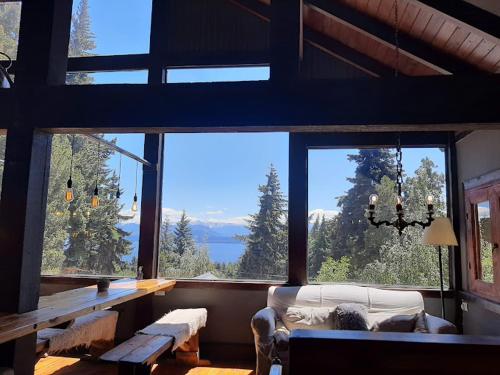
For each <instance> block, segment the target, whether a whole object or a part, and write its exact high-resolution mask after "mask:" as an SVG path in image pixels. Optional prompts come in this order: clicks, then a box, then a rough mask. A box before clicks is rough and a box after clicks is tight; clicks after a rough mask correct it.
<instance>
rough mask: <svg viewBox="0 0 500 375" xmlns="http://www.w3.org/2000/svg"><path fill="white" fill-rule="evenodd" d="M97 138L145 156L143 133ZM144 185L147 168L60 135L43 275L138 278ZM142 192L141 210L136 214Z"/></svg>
mask: <svg viewBox="0 0 500 375" xmlns="http://www.w3.org/2000/svg"><path fill="white" fill-rule="evenodd" d="M96 137H97V138H98V139H102V140H105V141H108V142H113V143H116V144H117V145H119V146H120V147H121V148H123V149H126V150H128V151H131V152H133V153H134V154H136V155H142V154H143V145H144V135H142V134H134V135H126V134H120V135H113V134H108V135H105V136H101V135H99V136H96ZM72 154H73V157H72ZM136 175H137V185H136ZM70 176H71V181H72V184H71V189H72V194H71V195H72V197H68V185H67V182H68V180H69V178H70ZM141 186H142V165H140V164H139V163H138V162H137V161H135V160H132V159H130V158H128V157H126V156H125V155H122V154H120V153H119V152H117V151H115V150H114V149H112V148H110V147H109V146H107V144H106V143H104V142H98V141H97V140H96V139H95V138H92V137H89V136H84V135H69V134H59V135H55V136H54V137H53V141H52V154H51V169H50V177H49V190H48V196H47V210H46V221H45V234H44V246H43V258H42V274H45V275H105V276H135V275H136V268H137V251H138V241H139V226H138V223H139V222H140V201H141ZM96 187H97V189H98V191H97V197H98V198H99V202H98V204H96V199H95V197H96V194H95V189H96ZM118 191H119V192H120V194H118V195H117V192H118ZM136 192H137V210H135V207H134V209H132V205H133V203H134V194H135V193H136ZM71 198H72V199H71Z"/></svg>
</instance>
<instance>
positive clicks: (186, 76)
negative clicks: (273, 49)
mask: <svg viewBox="0 0 500 375" xmlns="http://www.w3.org/2000/svg"><path fill="white" fill-rule="evenodd" d="M268 79H269V67H268V66H250V67H239V68H188V69H168V70H167V83H179V82H190V83H194V82H238V81H239V82H241V81H266V80H268Z"/></svg>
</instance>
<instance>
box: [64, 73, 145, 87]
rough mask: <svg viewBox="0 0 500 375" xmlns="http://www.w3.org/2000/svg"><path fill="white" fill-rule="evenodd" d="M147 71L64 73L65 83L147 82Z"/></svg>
mask: <svg viewBox="0 0 500 375" xmlns="http://www.w3.org/2000/svg"><path fill="white" fill-rule="evenodd" d="M147 82H148V71H147V70H135V71H122V72H72V73H67V75H66V84H67V85H92V84H96V85H103V84H117V83H128V84H131V83H147Z"/></svg>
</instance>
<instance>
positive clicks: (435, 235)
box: [422, 217, 458, 319]
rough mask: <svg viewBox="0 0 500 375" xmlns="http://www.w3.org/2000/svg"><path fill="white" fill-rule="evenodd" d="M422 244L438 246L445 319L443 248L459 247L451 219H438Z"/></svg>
mask: <svg viewBox="0 0 500 375" xmlns="http://www.w3.org/2000/svg"><path fill="white" fill-rule="evenodd" d="M422 244H424V245H431V246H437V247H438V252H439V281H440V286H441V289H440V290H441V316H442V317H443V319H444V318H445V311H444V296H443V259H442V255H441V253H442V251H441V246H457V245H458V242H457V237H456V236H455V232H454V231H453V226H452V225H451V221H450V219H448V218H447V217H437V218H435V219H434V221H433V222H432V224H431V225H430V226H429V227H427V228H425V230H424V235H423V238H422Z"/></svg>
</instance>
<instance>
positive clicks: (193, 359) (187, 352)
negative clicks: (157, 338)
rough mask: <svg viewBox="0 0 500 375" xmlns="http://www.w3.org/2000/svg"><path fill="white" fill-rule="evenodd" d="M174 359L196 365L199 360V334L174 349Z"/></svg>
mask: <svg viewBox="0 0 500 375" xmlns="http://www.w3.org/2000/svg"><path fill="white" fill-rule="evenodd" d="M175 359H176V360H177V361H178V362H180V363H185V364H187V365H191V366H197V365H198V364H199V362H200V335H199V333H197V334H196V335H194V336H192V337H191V338H190V339H189V340H188V341H187V342H185V343H184V344H182V345H181V346H179V348H177V350H176V351H175Z"/></svg>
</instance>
